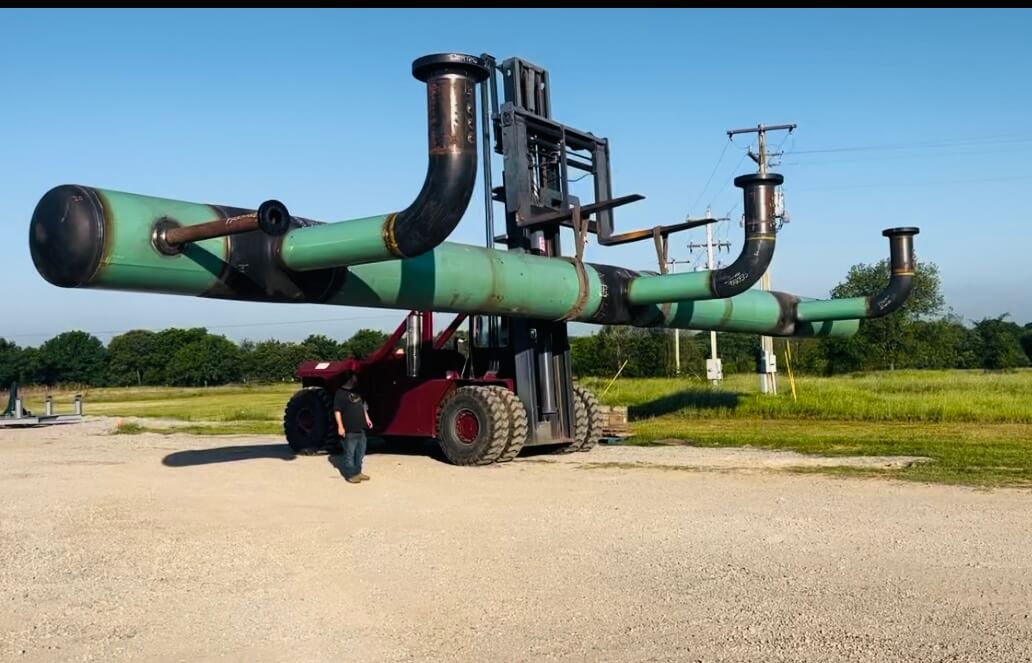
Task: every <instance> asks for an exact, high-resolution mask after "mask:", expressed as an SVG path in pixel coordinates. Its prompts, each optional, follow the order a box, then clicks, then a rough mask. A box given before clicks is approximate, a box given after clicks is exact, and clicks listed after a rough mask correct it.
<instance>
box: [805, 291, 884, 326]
mask: <svg viewBox="0 0 1032 663" xmlns="http://www.w3.org/2000/svg"><path fill="white" fill-rule="evenodd" d="M797 317H798V318H799V320H801V321H804V322H806V321H811V322H815V321H820V320H846V319H849V318H866V317H869V315H868V298H867V297H846V298H844V299H823V300H814V301H808V302H799V309H798V313H797Z"/></svg>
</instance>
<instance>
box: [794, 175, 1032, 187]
mask: <svg viewBox="0 0 1032 663" xmlns="http://www.w3.org/2000/svg"><path fill="white" fill-rule="evenodd" d="M1023 180H1032V175H1023V176H1019V177H984V178H977V177H976V178H966V179H959V180H927V181H924V182H913V181H907V182H898V181H894V182H884V183H879V182H870V183H867V184H842V185H833V186H816V187H811V186H808V187H801V188H796V189H793V191H831V190H835V189H874V188H892V187H906V188H911V187H918V186H938V185H941V184H971V183H979V182H983V183H988V182H1018V181H1023Z"/></svg>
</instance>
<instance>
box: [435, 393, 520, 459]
mask: <svg viewBox="0 0 1032 663" xmlns="http://www.w3.org/2000/svg"><path fill="white" fill-rule="evenodd" d="M456 399H472V400H474V401H476V402H478V403H479V404H480V405H481V406H482V407H483V408H484V409H485V410H486V411H487V413H488V416H489V417H490V418H491V439H490V440H489V441H488V443H487V445H486V446H485V447H484V448H483V451H482V452H481V453H480V455H478V456H466V455H459V454H456V453H454V449H453V448H452V447H451V445H449V444H448V443H447V442H446V441H445V440H440V443H441V451H442V452H443V453H444V455H445V457H446V458H447V459H448V461H449V462H451V463H452V464H453V465H490V464H491V463H494V462H495V461H497V460H498V457H499V456H500V455H501V454H502V451H504V450H505V446H506V444H508V442H509V411H508V408H507V407H506V406H505V404H504V403H503V402H502V399H501V398H500V397H499V395H498V394H497V393H496V392H495V391H494V390H492V389H490V388H488V387H480V386H467V387H459V388H458V389H455V390H453V391H452V392H451V393H450V394H448V396H446V397H445V398H444V400H442V401H441V405H440V407H438V409H437V431H438V435H439V436H442V433H441V431H443V430H444V428H445V426H444V425H442V417H443V416H444V414H445V412H447V410H448V408H449V407H450V406H451V403H452V402H453V401H454V400H456Z"/></svg>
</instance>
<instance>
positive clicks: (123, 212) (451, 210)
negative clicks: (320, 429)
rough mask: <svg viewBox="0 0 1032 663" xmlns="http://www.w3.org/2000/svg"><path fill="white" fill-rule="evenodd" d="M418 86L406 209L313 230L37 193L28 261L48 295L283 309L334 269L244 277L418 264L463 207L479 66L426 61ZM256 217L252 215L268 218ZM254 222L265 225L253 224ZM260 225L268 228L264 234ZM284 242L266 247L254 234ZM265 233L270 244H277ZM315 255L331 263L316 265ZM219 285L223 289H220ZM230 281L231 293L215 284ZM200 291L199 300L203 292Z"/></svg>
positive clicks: (73, 189) (448, 58)
mask: <svg viewBox="0 0 1032 663" xmlns="http://www.w3.org/2000/svg"><path fill="white" fill-rule="evenodd" d="M412 73H413V75H414V76H415V77H416V78H418V79H419V80H421V81H424V82H425V83H426V86H427V118H428V120H427V125H428V139H429V164H428V166H427V174H426V178H425V180H424V183H423V188H422V189H421V190H420V192H419V194H418V195H417V197H416V199H415V201H414V202H413V203H412V204H411V205H409V206H408V207H407V208H405V209H404V210H402V211H400V212H397V213H391V214H384V215H380V216H374V217H369V218H363V219H356V220H354V221H345V222H341V223H334V224H316V223H314V222H311V221H308V220H306V219H299V218H294V217H290V216H289V214H288V213H287V212H286V208H284V207H283V206H282V205H280V204H279V203H276V204H275V205H271V207H270V205H269V203H273V202H275V201H269V203H266V204H264V205H263V206H262V208H260V209H259V212H258V213H256V212H254V211H252V210H245V209H238V208H228V207H223V206H217V205H200V204H196V203H185V202H181V201H173V200H165V199H160V198H151V197H146V196H137V195H133V194H125V193H118V192H112V191H102V190H99V189H92V188H89V187H82V186H76V185H65V186H59V187H56V188H55V189H52V190H51V191H49V192H48V193H47V194H46V195H45V196H44V197H43V199H42V200H41V201H40V202H39V204H38V205H37V207H36V211H35V213H34V214H33V217H32V226H31V229H30V233H31V247H32V259H33V262H34V263H35V265H36V268H37V269H38V270H39V272H40V273H41V274H42V275H43V276H44V278H46V279H47V280H48V281H50V282H51V283H54V284H55V285H59V286H65V287H72V286H93V287H117V286H118V284H119V283H121V282H123V281H128V282H136V281H135V279H137V278H139V279H141V280H140V281H139V282H136V283H137V285H139V286H142V287H143V288H144V289H146V290H156V291H165V292H183V291H186V292H193V291H194V290H195V289H196V288H197V287H202V288H203V290H204V291H205V292H206V294H212V295H213V296H217V294H218V293H220V292H222V293H224V291H225V290H226V288H225V287H224V286H227V285H228V286H229V291H232V292H237V293H244V294H245V295H246V296H244V297H243V298H245V299H247V298H252V297H256V298H262V297H265V298H269V299H274V300H277V299H285V300H289V301H295V300H298V299H311V298H313V297H314V298H318V297H317V294H318V293H317V291H318V290H319V289H320V288H324V287H325V285H326V284H325V281H326V280H327V279H331V280H332V278H333V277H335V276H336V272H335V270H332V269H331V270H329V271H326V270H323V271H318V272H317V273H314V274H310V275H296V276H287V275H286V274H285V273H282V272H283V270H282V269H280V270H279V271H280V272H281V273H280V275H279V276H280V277H281V278H279V279H273V280H272V281H270V282H269V283H267V285H268V286H270V289H267V290H265V291H264V292H261V291H258V292H256V291H254V289H253V288H251V287H250V285H251V284H250V281H253V279H251V278H250V274H249V273H248V271H247V270H253V269H268V268H272V269H276V268H275V267H273V265H274V264H278V263H279V262H280V261H282V262H283V263H285V264H287V265H292V266H293V268H294V269H305V270H321V269H322V268H323V267H333V268H337V267H340V266H344V265H353V264H360V263H365V262H374V261H379V260H389V259H397V258H403V257H408V256H415V255H420V254H423V253H425V252H427V251H429V250H431V249H433V248H434V247H435V246H437V245H438V244H440V243H441V242H443V241H444V240H445V239H446V238H447V237H448V235H449V234H451V232H452V230H454V229H455V226H456V225H457V224H458V222H459V220H460V219H461V218H462V215H463V214H464V213H465V211H466V207H467V206H468V205H469V201H470V197H471V196H472V194H473V187H474V186H475V184H476V174H477V159H478V156H479V155H478V151H477V135H476V95H475V94H474V91H475V87H476V84H477V82H479V81H482V80H484V78H486V76H487V74H488V70H487V68H486V67H485V66H484V64H483V62H481V60H480V59H479V58H476V57H473V56H470V55H462V54H456V53H447V54H439V55H430V56H426V57H423V58H419V59H418V60H416V61H415V62H414V63H413V64H412ZM269 209H271V210H272V211H271V215H269V214H266V215H265V216H264V217H263V213H262V212H263V211H265V212H268V210H269ZM263 221H265V223H263ZM270 226H271V228H270ZM258 227H262V228H263V229H265V230H266V231H273V230H275V231H281V232H286V233H287V234H286V236H285V237H272V236H269V235H267V234H263V233H256V232H254V230H255V229H256V228H258ZM281 232H277V234H281ZM326 255H332V256H333V259H332V260H331V261H329V262H328V263H327V264H325V265H323V264H320V261H325V256H326ZM220 278H221V279H223V280H222V281H220ZM225 279H231V280H232V283H226V282H224V280H225ZM209 290H211V292H210V293H209V292H207V291H209Z"/></svg>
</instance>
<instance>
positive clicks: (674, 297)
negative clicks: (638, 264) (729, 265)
mask: <svg viewBox="0 0 1032 663" xmlns="http://www.w3.org/2000/svg"><path fill="white" fill-rule="evenodd" d="M712 274H713V272H711V271H701V272H688V273H685V274H660V275H656V276H639V277H638V278H636V279H634V280H633V281H631V283H630V285H629V286H628V287H627V300H628V301H629V302H630V303H631V304H635V305H643V304H660V303H663V302H676V301H684V300H688V299H711V298H712V297H713V288H712V286H711V278H712Z"/></svg>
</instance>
